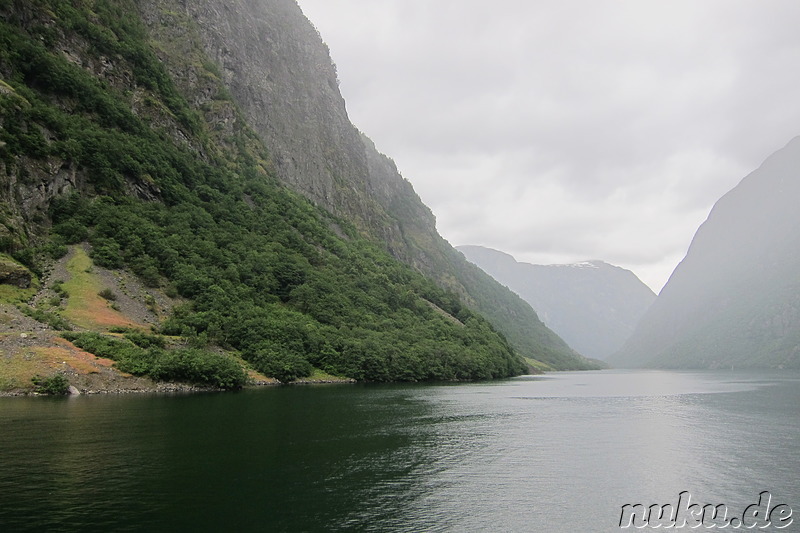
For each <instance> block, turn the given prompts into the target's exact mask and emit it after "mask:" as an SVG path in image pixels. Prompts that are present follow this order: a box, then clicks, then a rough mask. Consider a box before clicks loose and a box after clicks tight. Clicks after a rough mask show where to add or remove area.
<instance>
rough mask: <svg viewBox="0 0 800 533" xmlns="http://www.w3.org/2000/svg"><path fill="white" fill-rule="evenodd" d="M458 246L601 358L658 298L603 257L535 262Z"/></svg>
mask: <svg viewBox="0 0 800 533" xmlns="http://www.w3.org/2000/svg"><path fill="white" fill-rule="evenodd" d="M457 249H458V250H459V251H460V252H461V253H463V254H464V255H465V256H466V258H467V259H468V260H470V261H472V262H473V263H475V264H476V265H478V266H479V267H481V268H482V269H483V270H484V271H485V272H487V273H488V274H489V275H491V276H492V277H493V278H494V279H496V280H497V281H499V282H500V283H502V284H504V285H506V286H507V287H509V288H510V289H511V290H512V291H514V292H515V293H517V294H519V295H520V296H521V297H522V298H523V299H524V300H525V301H526V302H528V303H529V304H531V307H533V308H534V309H535V310H536V312H537V313H538V314H539V316H540V317H541V318H542V320H543V321H544V323H545V324H547V326H548V327H549V328H551V329H552V330H553V331H555V332H556V333H558V335H559V336H561V338H563V339H564V340H565V341H566V342H567V344H569V345H570V346H572V347H573V348H575V349H576V350H577V351H579V352H580V353H582V354H585V355H586V356H589V357H594V358H597V359H605V358H606V357H607V356H608V355H610V354H612V353H614V352H615V351H617V350H618V349H619V348H620V347H622V344H623V343H624V342H625V340H626V339H627V338H628V337H629V336H630V335H631V333H633V330H634V328H635V327H636V324H637V323H638V322H639V319H641V317H642V315H644V313H645V311H647V309H648V308H649V307H650V305H651V304H652V303H653V301H654V300H655V298H656V295H655V294H654V293H653V291H652V290H650V288H649V287H648V286H647V285H645V284H644V283H642V282H641V281H640V280H639V278H637V277H636V275H635V274H634V273H633V272H631V271H629V270H625V269H623V268H620V267H616V266H613V265H609V264H608V263H604V262H602V261H587V262H583V263H576V264H572V265H532V264H529V263H520V262H517V261H516V259H514V258H513V257H512V256H511V255H509V254H506V253H503V252H499V251H497V250H492V249H491V248H485V247H483V246H458V247H457Z"/></svg>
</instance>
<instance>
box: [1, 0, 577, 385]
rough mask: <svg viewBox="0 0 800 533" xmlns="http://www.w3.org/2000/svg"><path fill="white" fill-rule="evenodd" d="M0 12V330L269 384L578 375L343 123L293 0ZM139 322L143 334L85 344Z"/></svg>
mask: <svg viewBox="0 0 800 533" xmlns="http://www.w3.org/2000/svg"><path fill="white" fill-rule="evenodd" d="M0 15H2V19H0V25H2V26H1V27H0V30H1V31H0V126H1V128H0V163H2V168H1V169H0V223H1V224H0V253H3V254H4V256H3V258H2V259H3V262H4V263H5V264H8V265H13V268H12V267H9V271H14V272H15V274H14V277H13V279H14V280H18V279H27V278H28V277H30V279H31V282H30V284H29V286H27V287H22V286H19V287H15V288H11V289H9V291H10V292H9V293H8V294H6V292H3V291H0V293H2V294H0V299H2V300H3V302H4V305H5V307H4V309H5V310H6V311H7V312H8V313H10V314H11V315H12V316H13V318H12V319H9V320H7V321H6V322H5V323H8V324H30V321H29V319H34V320H36V321H38V322H39V323H40V325H41V324H45V325H46V326H47V328H46V330H47V333H46V334H45V333H42V335H44V337H42V342H43V343H44V344H43V345H42V346H41V348H42V349H43V350H62V348H63V346H62V345H61V344H59V343H60V342H62V341H60V340H59V338H61V339H62V340H63V338H66V337H69V338H70V339H71V341H72V343H73V344H74V345H75V346H80V347H81V348H83V349H85V350H89V351H91V352H92V353H95V354H96V355H98V354H100V353H103V354H104V355H105V356H106V357H109V358H111V359H114V357H117V359H118V364H119V359H124V360H125V361H128V362H127V363H122V366H125V367H126V368H129V369H139V370H141V372H142V373H144V374H147V375H150V376H151V377H152V376H154V375H155V376H162V377H163V376H165V375H173V376H174V375H179V374H180V373H181V372H182V371H183V370H186V371H187V372H188V371H189V370H191V369H192V368H193V364H192V361H193V360H202V361H204V364H206V363H208V364H212V363H213V364H217V363H219V360H218V359H214V358H213V357H211V355H213V354H217V353H219V352H224V353H225V354H229V355H230V357H233V359H235V362H236V364H239V363H242V364H244V365H245V366H246V367H248V368H249V369H250V370H251V371H259V372H262V373H263V374H265V375H267V376H276V377H277V376H282V379H291V378H294V377H298V376H303V375H308V373H310V372H312V370H313V369H314V368H316V369H317V370H323V371H325V372H328V373H331V374H334V375H339V376H345V377H350V378H355V379H362V380H371V381H382V380H419V379H462V378H482V377H500V376H508V375H514V374H518V373H520V372H523V371H524V370H525V367H524V365H523V364H522V360H521V359H520V356H522V357H524V358H526V359H528V360H529V361H532V362H533V364H535V365H538V366H540V367H542V368H555V369H562V368H563V369H578V368H591V367H593V363H592V362H591V361H588V360H587V359H585V358H583V357H582V356H580V355H579V354H577V353H576V352H574V351H573V350H572V349H570V348H569V347H568V346H567V345H566V343H564V341H563V340H561V339H560V338H559V337H558V336H557V335H556V334H554V333H553V332H552V331H550V330H549V329H547V328H546V327H545V326H544V325H543V324H542V323H541V322H540V321H539V320H538V317H537V316H536V314H535V312H534V311H533V310H532V309H531V308H530V306H528V305H527V304H526V303H525V302H523V301H522V300H521V299H519V298H518V297H517V296H516V295H514V294H513V293H511V291H509V290H508V289H506V288H504V287H502V286H501V285H499V284H497V283H496V282H494V281H493V280H492V279H491V278H490V277H489V276H487V275H485V274H484V273H483V272H482V271H480V270H479V269H477V268H476V267H474V265H471V264H469V263H468V262H467V261H466V260H464V258H463V257H462V256H461V254H459V253H458V252H457V251H455V250H454V249H453V248H452V247H451V246H450V245H449V244H448V243H447V242H446V241H445V240H444V239H442V238H441V236H439V235H438V233H437V232H436V230H435V219H434V216H433V214H432V213H431V212H430V210H429V209H428V208H427V207H426V206H425V205H424V204H422V202H421V201H420V199H419V197H418V196H417V195H416V193H415V192H414V190H413V188H412V187H411V185H410V183H409V182H408V181H407V180H405V179H404V178H402V176H400V175H399V173H398V172H397V169H396V167H395V165H394V163H393V162H392V161H391V160H390V159H389V158H387V157H386V156H384V155H382V154H380V153H379V152H378V151H377V149H376V148H375V147H374V145H373V143H372V142H371V141H370V140H369V139H368V138H366V136H364V135H363V134H361V133H360V132H359V131H358V130H357V129H356V128H355V127H353V125H352V124H351V123H350V122H349V119H348V118H347V114H346V110H345V105H344V101H343V99H342V97H341V95H340V93H339V91H338V82H337V78H336V71H335V67H334V65H333V63H332V61H331V59H330V55H329V53H328V50H327V47H326V46H325V45H324V43H323V42H322V40H321V39H320V37H319V34H318V33H317V32H316V30H315V29H314V27H313V25H311V23H310V22H309V21H308V20H307V19H306V18H305V17H304V16H303V14H302V12H301V11H300V9H299V7H298V6H297V4H296V3H295V2H294V1H293V0H263V1H256V0H250V1H230V2H221V1H219V0H206V1H202V0H201V1H198V2H184V1H181V0H140V1H133V0H92V1H90V2H82V3H77V4H75V3H65V2H60V1H56V0H34V1H26V2H21V1H16V0H9V1H4V2H0ZM86 253H88V256H86ZM65 254H66V255H65ZM84 256H86V257H84ZM87 261H88V263H87ZM76 264H80V265H83V270H81V269H76V268H77V267H75V265H76ZM20 269H22V270H23V271H24V270H26V269H27V271H28V272H27V273H26V272H22V273H20ZM103 269H105V270H103ZM126 272H127V273H132V274H134V275H135V283H137V284H140V285H141V286H142V287H143V288H142V290H141V291H138V292H137V291H134V290H133V289H131V288H130V287H131V286H132V285H131V284H133V283H134V281H131V282H130V283H128V282H125V283H123V282H122V281H120V280H124V279H127V278H125V277H124V274H125V273H126ZM115 273H116V274H115ZM62 275H63V276H65V277H68V278H69V279H62V278H61V277H60V276H62ZM54 276H59V277H54ZM76 279H81V280H83V282H82V283H78V282H77V281H75V280H76ZM9 280H11V278H9ZM7 281H8V280H7ZM102 283H105V284H108V285H111V286H112V288H113V289H115V290H111V289H109V287H106V289H109V290H108V291H106V290H103V291H100V290H99V289H100V288H102V287H101V285H100V284H102ZM2 286H3V287H11V285H8V284H6V285H2ZM66 286H69V287H71V288H72V291H70V290H65V289H64V287H66ZM91 287H95V288H96V289H92V288H91ZM92 290H94V291H95V292H94V293H91V291H92ZM87 291H88V292H87ZM98 292H100V293H104V294H105V295H106V296H108V297H109V298H108V300H107V301H106V300H102V301H100V300H97V298H96V296H97V293H98ZM111 296H114V298H116V300H114V298H111ZM136 298H139V299H140V300H141V301H140V302H139V303H140V304H141V303H143V304H145V305H142V306H139V307H141V308H143V310H141V309H140V311H139V314H140V315H141V316H138V317H134V316H132V315H129V314H128V315H125V314H126V313H128V311H127V310H126V309H127V308H126V306H127V305H128V304H130V305H133V304H135V303H136V302H133V301H129V300H136ZM11 304H15V305H12V306H11V307H8V305H11ZM104 306H105V307H104ZM120 313H121V314H122V315H125V316H120ZM23 315H27V317H25V316H23ZM484 317H486V318H484ZM112 318H113V320H112ZM144 318H147V320H144ZM487 319H488V320H487ZM143 320H144V322H148V323H152V327H151V328H150V329H152V330H153V334H155V335H157V336H160V337H159V338H158V339H156V340H153V339H149V340H147V339H145V340H142V337H140V336H138V333H136V332H135V331H134V332H133V333H131V332H128V333H131V334H132V335H133V336H132V338H131V339H128V341H129V342H128V341H126V342H127V344H126V342H122V341H118V340H117V339H113V338H112V339H110V340H109V339H107V338H105V337H103V335H105V334H106V333H108V332H109V331H110V330H111V329H119V328H122V329H125V328H126V327H128V328H129V329H130V327H133V326H124V327H123V326H120V324H128V325H130V324H135V325H136V324H138V326H136V327H134V328H133V329H137V328H138V327H139V326H141V325H142V324H143ZM112 323H113V324H116V325H112ZM3 327H4V326H3ZM15 327H16V326H14V327H11V326H9V328H10V330H11V331H16V329H14V328H15ZM35 327H36V328H39V326H35ZM70 328H72V329H76V330H77V331H78V333H71V334H65V335H62V336H61V337H59V336H58V333H59V332H63V330H65V329H70ZM17 329H18V328H17ZM91 332H95V333H99V334H101V338H97V337H93V336H91V335H90V333H91ZM23 333H25V334H26V335H28V333H27V332H23ZM128 333H126V335H128ZM37 335H38V334H37ZM86 335H89V336H86ZM148 335H149V333H148ZM23 338H26V339H32V338H33V336H31V335H28V336H26V337H23ZM165 339H166V340H165ZM170 339H172V340H170ZM175 339H183V340H182V341H179V340H178V341H176V340H175ZM0 340H1V339H0ZM137 341H138V342H139V344H140V345H137V344H136V342H137ZM26 342H28V341H26ZM120 342H122V344H119V343H120ZM171 342H173V343H174V342H178V345H180V346H191V347H194V348H192V349H193V350H195V349H196V350H199V351H191V350H189V351H178V352H175V350H172V349H171V348H170V347H169V346H167V348H164V346H162V345H164V344H165V343H166V344H167V345H169V343H171ZM181 343H182V344H181ZM142 344H143V345H144V346H141V345H142ZM132 345H135V346H138V348H131V346H132ZM17 348H18V347H16V346H14V347H13V349H14V350H17ZM11 349H12V348H9V350H11ZM69 349H70V350H72V349H73V348H69ZM159 350H162V351H163V350H166V351H167V352H166V353H167V356H168V357H167V356H164V357H161V355H163V354H161V352H160V351H159ZM43 353H44V352H43ZM48 353H49V352H48ZM59 353H62V352H59ZM175 353H178V355H175ZM159 354H161V355H159ZM209 354H211V355H209ZM230 357H229V359H230ZM130 358H133V359H130ZM131 361H133V362H131ZM165 361H170V364H171V365H173V366H174V367H175V368H178V369H179V370H175V368H172V367H170V368H172V370H170V372H167V371H165V370H164V369H163V368H162V366H163V365H164V364H166V363H165ZM209 361H211V362H209ZM212 366H213V365H212ZM180 369H183V370H180ZM210 374H213V372H211V371H210V370H209V371H208V372H206V373H205V374H204V375H210Z"/></svg>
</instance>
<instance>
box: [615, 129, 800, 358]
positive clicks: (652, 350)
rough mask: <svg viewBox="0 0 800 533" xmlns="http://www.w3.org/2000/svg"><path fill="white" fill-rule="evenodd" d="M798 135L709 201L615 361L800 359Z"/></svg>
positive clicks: (799, 172) (799, 149)
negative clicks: (711, 204) (680, 257)
mask: <svg viewBox="0 0 800 533" xmlns="http://www.w3.org/2000/svg"><path fill="white" fill-rule="evenodd" d="M798 200H800V137H797V138H795V139H793V140H792V141H791V142H790V143H789V144H788V145H787V146H786V147H784V148H783V149H782V150H780V151H778V152H776V153H775V154H773V155H772V156H770V157H769V158H767V160H766V161H764V163H763V164H762V165H761V167H760V168H759V169H757V170H756V171H754V172H753V173H751V174H749V175H748V176H747V177H745V178H744V179H743V180H742V181H741V182H740V183H739V184H738V185H737V186H736V187H735V188H733V189H732V190H731V191H730V192H728V193H727V194H726V195H725V196H723V197H722V198H721V199H720V200H719V201H718V202H717V203H716V205H714V208H713V209H712V210H711V213H710V215H709V216H708V219H707V220H706V221H705V222H704V223H703V225H702V226H700V229H698V231H697V233H696V234H695V237H694V240H693V241H692V244H691V246H690V248H689V251H688V252H687V254H686V257H685V258H684V260H683V261H682V262H681V263H680V264H679V265H678V267H677V268H676V269H675V272H673V274H672V276H671V277H670V279H669V282H668V283H667V284H666V286H665V287H664V289H663V290H662V291H661V294H660V295H659V297H658V299H657V300H656V301H655V303H654V304H653V305H652V307H651V308H650V310H649V311H648V313H647V314H646V315H645V317H644V318H643V319H642V321H641V322H640V324H639V326H638V327H637V329H636V331H635V333H634V334H633V335H632V336H631V338H630V339H629V340H628V341H627V342H626V344H625V346H624V347H623V348H622V349H621V350H620V351H619V352H618V353H616V354H614V355H613V356H612V357H611V358H610V359H609V360H610V362H611V363H612V364H613V365H615V366H625V367H660V368H731V367H735V368H742V367H767V368H800V231H799V230H800V209H798Z"/></svg>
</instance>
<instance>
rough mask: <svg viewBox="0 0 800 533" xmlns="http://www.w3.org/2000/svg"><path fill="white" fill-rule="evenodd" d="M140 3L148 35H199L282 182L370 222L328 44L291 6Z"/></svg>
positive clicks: (280, 1) (357, 141) (356, 142)
mask: <svg viewBox="0 0 800 533" xmlns="http://www.w3.org/2000/svg"><path fill="white" fill-rule="evenodd" d="M139 7H140V10H141V11H142V13H143V15H144V18H145V20H146V22H147V23H148V25H149V26H150V28H152V29H153V30H154V31H155V32H157V33H162V34H163V32H164V31H165V30H167V31H171V30H174V29H175V28H179V29H180V31H181V32H187V33H188V32H192V34H193V37H194V38H196V39H198V40H199V43H198V44H200V46H202V49H203V51H204V52H205V54H206V56H207V58H208V59H209V60H210V61H212V62H213V63H214V64H215V65H216V66H217V67H218V69H219V71H218V73H219V76H220V78H221V81H222V83H223V84H224V86H225V87H227V88H228V89H229V90H230V93H231V95H232V96H233V99H234V101H235V102H236V103H237V105H238V106H239V107H240V108H241V110H242V112H243V114H244V117H245V119H246V121H247V123H248V124H249V125H250V126H251V127H253V128H254V129H255V130H256V131H257V132H258V134H259V135H260V136H261V137H262V139H263V140H264V141H265V143H266V144H267V146H268V147H269V149H270V152H271V153H270V156H271V159H272V161H273V163H274V164H275V169H276V171H277V173H278V175H279V176H280V178H281V179H283V180H284V181H285V182H287V183H289V184H291V185H292V186H293V187H294V188H296V189H297V190H299V191H301V192H303V193H304V194H305V195H306V196H308V198H310V199H311V200H312V201H314V202H316V203H318V204H320V205H322V206H324V207H326V208H327V209H329V210H331V211H333V212H335V213H337V214H340V215H344V216H347V217H349V218H354V219H356V220H359V221H361V222H367V221H369V220H370V219H371V217H372V215H373V213H372V211H374V210H375V208H374V206H370V205H369V204H370V203H371V202H370V196H371V195H370V187H369V181H368V169H367V158H366V154H365V149H364V146H363V145H362V142H361V136H360V134H359V132H358V131H357V130H356V128H355V127H354V126H353V125H352V124H351V123H350V121H349V119H348V117H347V112H346V110H345V103H344V100H343V99H342V97H341V94H340V93H339V89H338V81H337V77H336V69H335V67H334V65H333V63H332V61H331V59H330V55H329V53H328V49H327V47H326V46H325V45H324V44H323V43H322V42H321V40H320V37H319V35H318V34H317V32H316V30H315V29H314V27H313V26H312V25H311V24H309V23H308V21H307V20H306V18H305V17H304V16H303V14H302V12H301V11H300V8H299V7H298V6H297V4H296V3H295V2H293V1H291V0H288V1H287V0H261V1H253V0H233V1H229V2H220V1H218V0H199V1H194V0H193V1H180V0H174V1H163V0H144V1H142V2H139ZM187 22H191V24H193V25H194V28H191V26H190V27H189V28H188V29H187V24H186V23H187ZM192 30H194V31H192ZM173 64H174V65H181V62H179V61H175V62H173ZM180 70H185V69H183V67H181V68H173V71H180ZM176 74H177V76H178V77H179V78H183V79H184V80H185V81H186V82H188V83H189V84H191V83H193V82H194V80H193V79H187V77H186V75H185V74H181V73H180V72H176ZM184 86H186V85H184Z"/></svg>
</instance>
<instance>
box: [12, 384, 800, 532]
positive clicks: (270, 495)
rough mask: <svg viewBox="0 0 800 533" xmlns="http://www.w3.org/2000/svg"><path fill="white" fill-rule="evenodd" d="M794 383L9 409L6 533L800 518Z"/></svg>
mask: <svg viewBox="0 0 800 533" xmlns="http://www.w3.org/2000/svg"><path fill="white" fill-rule="evenodd" d="M798 383H800V376H797V375H786V374H783V375H781V376H775V375H768V374H758V375H747V374H742V373H724V374H713V373H676V372H611V371H608V372H588V373H563V374H551V375H547V376H537V377H523V378H518V379H514V380H509V381H502V382H491V383H480V384H458V385H402V386H401V385H389V386H321V387H286V388H270V389H262V390H257V391H245V392H242V393H237V394H210V395H192V396H127V397H79V398H71V399H67V400H51V399H41V398H28V399H24V398H20V399H18V398H10V399H3V400H2V401H0V471H1V472H2V476H0V531H34V530H37V531H41V530H46V531H79V530H104V531H112V530H113V531H144V530H147V531H228V530H239V531H330V530H358V531H488V530H492V531H555V532H558V531H599V532H602V531H618V530H619V529H618V527H617V521H618V520H619V513H620V508H621V506H622V505H623V504H625V503H637V502H641V503H646V504H650V503H669V502H674V501H676V499H677V495H678V493H679V492H681V491H684V490H688V491H691V493H692V495H693V498H694V500H695V501H699V502H701V503H725V504H727V505H728V506H729V508H731V510H732V511H733V510H736V511H738V510H739V509H743V508H744V507H745V506H746V505H748V504H750V503H755V502H756V501H757V496H758V493H759V492H761V491H762V490H770V491H771V492H772V494H773V496H774V497H775V498H776V499H780V500H781V501H782V502H783V503H787V504H789V505H790V506H793V508H794V509H796V510H797V509H800V482H798V476H797V473H798V472H800V462H799V460H798V456H799V452H800V419H798V415H797V408H798V405H800V387H798Z"/></svg>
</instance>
